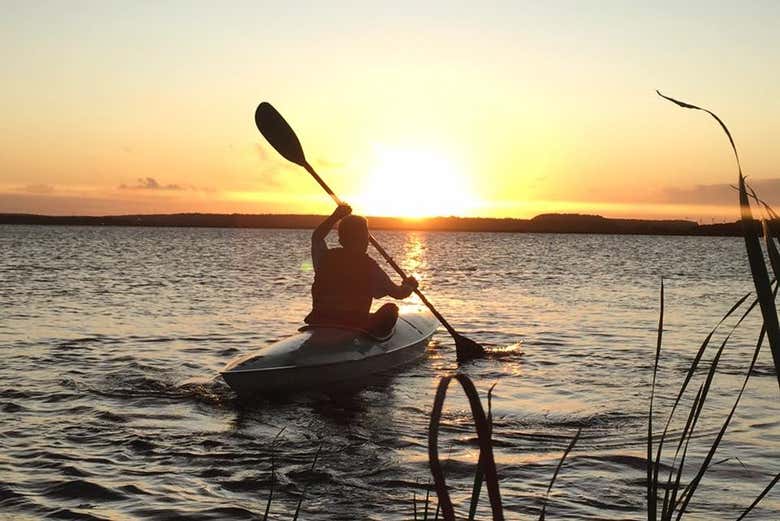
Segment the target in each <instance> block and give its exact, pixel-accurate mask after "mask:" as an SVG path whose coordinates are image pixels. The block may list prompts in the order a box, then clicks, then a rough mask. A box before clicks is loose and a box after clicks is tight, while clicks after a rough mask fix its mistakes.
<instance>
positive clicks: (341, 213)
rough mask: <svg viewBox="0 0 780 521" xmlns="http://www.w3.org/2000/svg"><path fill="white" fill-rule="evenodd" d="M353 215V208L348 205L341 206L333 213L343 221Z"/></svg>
mask: <svg viewBox="0 0 780 521" xmlns="http://www.w3.org/2000/svg"><path fill="white" fill-rule="evenodd" d="M351 213H352V207H351V206H350V205H348V204H340V205H338V206H337V207H336V209H335V210H334V211H333V217H335V218H336V219H342V218H344V217H346V216H347V215H349V214H351Z"/></svg>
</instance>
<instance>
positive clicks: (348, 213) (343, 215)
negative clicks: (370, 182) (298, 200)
mask: <svg viewBox="0 0 780 521" xmlns="http://www.w3.org/2000/svg"><path fill="white" fill-rule="evenodd" d="M336 222H338V223H339V226H338V235H339V243H340V244H341V247H340V248H328V245H327V244H326V243H325V237H327V235H328V233H329V232H330V230H331V229H332V228H333V226H334V225H335V224H336ZM367 249H368V223H367V222H366V219H365V218H364V217H361V216H358V215H352V208H351V207H350V206H349V205H346V204H345V205H339V206H338V207H336V210H335V211H334V212H333V214H331V215H330V217H328V218H327V219H325V220H324V221H323V222H322V223H321V224H320V225H319V226H318V227H317V228H316V229H315V230H314V233H312V236H311V260H312V264H314V284H313V285H312V287H311V296H312V311H311V313H309V314H308V315H307V316H306V318H305V319H304V322H306V323H307V324H309V325H340V326H348V327H356V328H360V329H365V330H367V331H369V332H370V333H371V334H373V335H375V336H378V337H384V336H387V335H389V334H390V333H391V332H392V330H393V327H394V326H395V323H396V321H397V320H398V306H396V305H395V304H393V303H391V302H388V303H386V304H384V305H382V307H380V308H379V309H378V310H377V311H376V312H374V313H371V303H372V300H373V299H375V298H377V299H378V298H382V297H386V296H390V297H393V298H395V299H399V300H400V299H405V298H407V297H408V296H409V295H411V294H412V292H413V291H414V290H415V289H417V280H416V279H415V278H414V277H407V278H405V279H404V280H403V282H402V283H401V284H395V283H394V282H393V281H391V280H390V277H388V276H387V274H386V273H385V272H384V270H382V268H380V267H379V265H378V264H377V263H376V261H375V260H374V259H372V258H371V257H370V256H369V255H368V254H367V253H366V250H367Z"/></svg>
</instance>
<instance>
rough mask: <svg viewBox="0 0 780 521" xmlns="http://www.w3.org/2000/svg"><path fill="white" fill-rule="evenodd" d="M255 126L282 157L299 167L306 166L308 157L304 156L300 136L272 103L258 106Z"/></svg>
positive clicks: (263, 103)
mask: <svg viewBox="0 0 780 521" xmlns="http://www.w3.org/2000/svg"><path fill="white" fill-rule="evenodd" d="M255 124H256V125H257V129H258V130H259V131H260V133H261V134H262V135H263V137H264V138H265V139H266V140H267V141H268V142H269V143H270V144H271V146H272V147H274V148H275V149H276V151H277V152H279V154H281V155H282V157H284V158H285V159H286V160H288V161H292V162H293V163H295V164H297V165H301V166H304V165H306V157H305V156H304V155H303V147H301V142H300V141H298V136H296V135H295V132H293V129H292V128H290V125H288V124H287V122H286V121H285V120H284V118H283V117H282V115H281V114H279V112H278V111H277V110H276V109H275V108H274V107H273V106H272V105H271V104H270V103H268V102H266V101H264V102H262V103H261V104H260V105H258V106H257V110H256V111H255Z"/></svg>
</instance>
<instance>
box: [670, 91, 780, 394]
mask: <svg viewBox="0 0 780 521" xmlns="http://www.w3.org/2000/svg"><path fill="white" fill-rule="evenodd" d="M656 92H658V95H659V96H661V97H662V98H664V99H666V100H669V101H671V102H672V103H676V104H677V105H679V106H680V107H683V108H686V109H695V110H702V111H704V112H706V113H707V114H709V115H710V116H712V117H713V118H715V120H716V121H717V122H718V123H719V124H720V126H721V128H722V129H723V131H724V132H725V133H726V136H727V137H728V138H729V143H731V149H732V150H733V151H734V158H735V159H736V161H737V170H738V171H739V207H740V212H741V215H742V234H743V236H744V239H745V248H746V249H747V254H748V261H749V262H750V271H751V273H752V274H753V284H754V285H755V287H756V295H757V296H758V300H759V302H760V304H761V315H762V316H763V317H764V324H766V336H767V338H768V339H769V347H770V349H771V350H772V359H773V361H774V364H775V373H776V374H777V384H778V386H780V323H778V319H777V308H776V307H775V301H774V298H772V290H771V287H770V282H769V274H768V273H767V271H766V264H765V263H764V253H763V251H762V250H761V243H760V242H759V240H758V234H757V233H756V230H755V226H754V221H753V214H752V212H751V210H750V200H749V198H748V190H747V187H746V186H745V176H744V175H743V174H742V165H741V164H740V162H739V154H738V153H737V146H736V145H735V144H734V139H733V138H732V137H731V132H729V129H728V127H726V124H725V123H723V121H722V120H721V119H720V118H719V117H718V116H717V115H715V113H714V112H712V111H709V110H707V109H704V108H701V107H697V106H696V105H691V104H690V103H686V102H683V101H679V100H676V99H673V98H670V97H668V96H664V95H663V94H661V93H660V92H659V91H656Z"/></svg>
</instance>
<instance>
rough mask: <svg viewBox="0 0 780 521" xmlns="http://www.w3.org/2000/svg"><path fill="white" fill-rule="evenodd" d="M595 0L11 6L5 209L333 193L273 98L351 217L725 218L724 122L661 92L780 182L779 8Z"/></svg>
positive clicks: (307, 204)
mask: <svg viewBox="0 0 780 521" xmlns="http://www.w3.org/2000/svg"><path fill="white" fill-rule="evenodd" d="M595 5H596V4H593V6H591V7H583V6H582V3H581V2H579V3H575V2H548V3H545V5H544V6H539V5H537V4H536V3H528V4H524V3H518V2H507V3H497V4H494V5H492V6H490V7H476V6H473V7H453V6H452V5H450V4H449V3H448V4H446V9H445V4H442V5H437V3H435V2H432V3H427V4H425V5H422V6H421V5H420V3H419V2H417V3H408V4H405V3H403V2H401V3H397V4H395V5H394V7H392V8H391V7H387V6H382V5H371V4H370V3H365V4H364V5H361V7H359V8H355V7H354V6H350V5H349V4H344V5H343V6H339V5H338V4H333V5H330V6H329V7H327V8H326V7H312V6H311V5H307V4H297V3H295V2H292V3H284V5H282V4H279V5H278V6H276V7H267V6H262V7H261V6H259V5H258V4H257V3H256V2H251V3H250V2H247V3H246V4H243V3H237V4H233V5H232V7H230V8H220V7H217V6H216V5H215V6H204V5H199V4H192V3H190V2H182V3H176V2H173V3H166V4H165V5H155V4H144V5H139V4H124V5H122V4H111V5H109V4H108V3H85V4H79V8H74V7H71V6H70V4H68V3H62V4H59V5H58V6H30V5H27V4H18V5H15V6H12V7H9V8H8V9H7V11H8V13H6V14H4V17H3V19H2V21H0V25H2V31H0V56H1V57H2V60H3V63H4V69H5V70H4V78H3V82H2V83H0V91H1V92H0V93H1V94H2V96H0V113H2V115H3V117H2V123H0V125H2V127H3V128H2V131H1V132H0V212H29V213H45V214H92V215H96V214H122V213H171V212H243V213H325V212H328V211H330V209H331V208H332V202H331V201H330V199H329V198H328V197H327V196H326V195H325V194H324V193H323V192H321V190H320V189H319V187H318V186H317V185H316V183H314V181H312V180H311V178H310V177H309V176H308V175H307V174H306V173H305V172H304V171H303V170H301V169H299V168H298V167H295V166H294V165H290V164H288V163H286V162H285V161H284V160H283V159H281V158H279V157H278V156H277V155H276V153H275V152H274V151H273V150H272V149H271V148H270V147H269V146H267V145H266V144H265V143H264V141H263V140H262V137H261V136H260V135H259V133H258V132H257V130H256V129H255V127H254V123H253V114H254V109H255V107H256V105H257V103H259V102H260V101H262V100H267V101H270V102H272V103H273V104H274V105H275V106H276V107H277V108H278V109H279V110H280V111H281V112H282V114H284V116H285V117H286V118H287V119H288V121H289V122H290V123H291V124H292V126H293V128H294V129H295V130H296V132H297V133H298V135H299V137H300V139H301V141H302V143H303V145H304V148H305V150H306V153H307V156H308V157H309V159H310V160H311V162H312V163H313V165H314V166H315V168H317V169H318V171H319V172H320V173H321V175H322V176H323V177H324V178H325V179H326V180H327V181H328V183H329V184H331V186H332V187H333V188H334V190H335V191H336V192H337V193H339V194H340V195H341V196H342V198H343V199H345V200H346V201H348V202H351V203H352V204H353V206H354V207H355V209H356V211H358V212H361V213H366V214H369V215H472V216H475V215H477V216H510V217H531V216H533V215H535V214H538V213H542V212H551V211H559V212H580V213H599V214H602V215H607V216H622V217H658V218H661V217H674V218H678V217H687V218H690V219H695V220H702V221H704V222H709V221H710V220H712V219H715V220H723V219H729V220H734V219H736V218H737V213H736V199H737V197H736V193H734V192H733V191H732V190H731V189H730V188H729V186H728V185H729V184H730V183H734V182H735V180H736V171H735V167H734V162H733V159H732V157H731V155H730V151H729V148H728V144H727V141H726V139H725V137H724V136H723V135H722V133H721V131H720V130H719V129H718V128H717V127H716V125H715V124H714V122H713V121H711V120H710V119H708V118H707V117H706V116H705V115H703V114H701V113H695V112H692V111H684V110H682V109H679V108H677V107H675V106H673V105H671V104H670V103H668V102H664V101H663V100H661V99H660V98H658V97H657V96H656V95H655V94H654V89H656V88H660V89H661V90H662V91H664V92H665V93H667V94H670V95H672V96H675V97H678V98H680V99H684V100H687V101H690V102H693V103H697V104H701V105H704V106H707V107H709V108H711V109H713V110H715V111H716V112H718V114H719V115H720V116H721V117H722V118H723V119H724V120H725V121H726V122H727V124H728V125H729V126H730V128H731V130H732V132H733V134H734V136H735V139H736V141H737V145H738V147H739V148H740V153H741V155H742V158H743V165H744V167H745V172H746V174H748V175H749V176H750V178H751V179H753V180H754V183H755V185H756V188H757V189H759V191H760V192H761V193H762V194H763V195H764V196H765V197H766V198H768V199H769V200H770V202H772V201H778V200H780V174H778V172H777V171H776V170H775V167H774V165H776V164H778V160H779V159H780V158H779V157H778V152H777V146H776V143H777V141H778V136H780V96H779V95H778V94H780V76H778V74H777V72H776V67H775V66H774V65H775V64H776V63H778V58H780V53H779V52H778V51H780V38H778V36H777V33H776V31H775V28H776V27H778V26H780V8H778V7H776V4H774V3H772V2H758V3H755V4H753V6H752V7H751V9H750V10H743V11H739V7H738V6H734V5H730V4H725V5H723V6H720V5H718V4H714V3H712V2H708V3H707V4H702V5H701V6H697V5H694V4H690V5H689V6H687V7H681V6H680V5H678V4H671V3H670V4H668V5H666V6H664V5H656V6H654V7H631V6H630V5H629V4H628V3H626V2H604V3H599V4H598V8H596V7H595ZM703 6H706V7H703Z"/></svg>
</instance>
